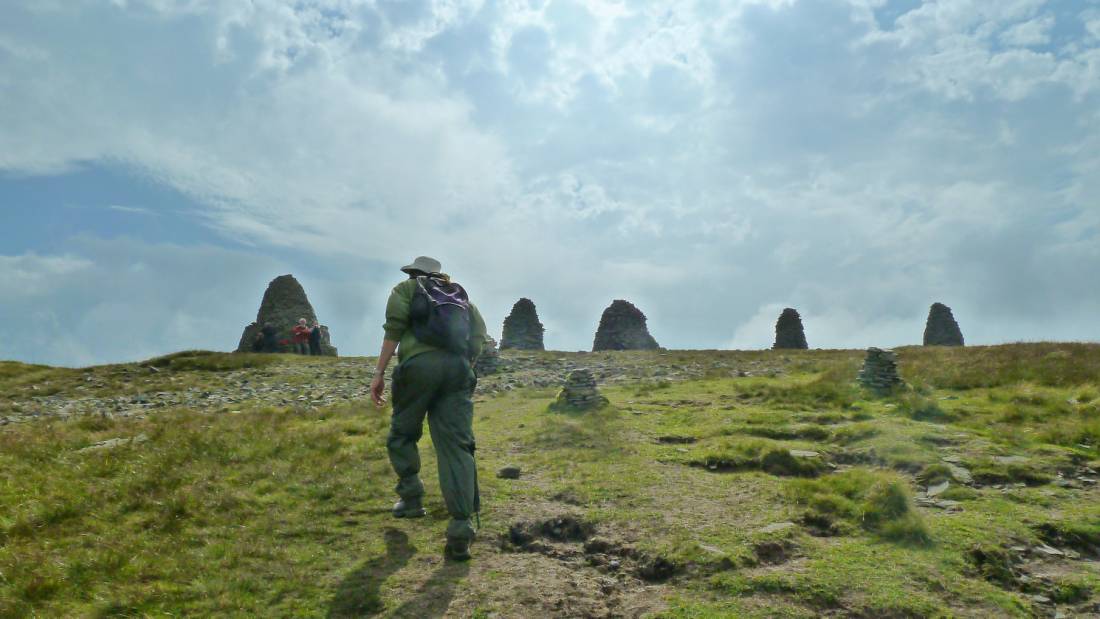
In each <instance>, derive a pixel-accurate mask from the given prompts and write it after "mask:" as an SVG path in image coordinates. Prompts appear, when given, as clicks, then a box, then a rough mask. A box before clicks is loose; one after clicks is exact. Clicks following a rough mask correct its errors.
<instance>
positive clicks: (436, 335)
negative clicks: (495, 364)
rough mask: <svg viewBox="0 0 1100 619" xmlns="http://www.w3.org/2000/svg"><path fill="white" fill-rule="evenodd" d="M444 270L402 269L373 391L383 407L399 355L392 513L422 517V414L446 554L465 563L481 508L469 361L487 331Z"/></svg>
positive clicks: (426, 261) (420, 263) (434, 264)
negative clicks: (442, 511)
mask: <svg viewBox="0 0 1100 619" xmlns="http://www.w3.org/2000/svg"><path fill="white" fill-rule="evenodd" d="M442 268H443V267H442V265H440V263H439V261H437V260H434V259H432V258H428V257H426V256H421V257H419V258H417V259H416V260H415V261H414V262H413V263H412V264H410V265H408V266H405V267H402V268H401V270H402V271H404V272H405V273H406V274H408V276H409V279H407V280H405V281H403V282H401V283H400V284H398V285H397V286H395V287H394V288H393V292H391V293H390V298H389V301H388V302H387V303H386V324H385V326H384V328H385V332H386V334H385V338H384V339H383V340H382V352H381V354H379V356H378V367H377V368H376V369H375V372H374V379H373V380H372V381H371V386H370V390H371V397H372V398H373V399H374V403H375V404H376V405H378V406H382V405H383V404H384V403H385V401H386V400H385V397H384V396H383V393H384V391H385V382H384V381H385V379H384V376H383V375H384V373H385V371H386V366H387V365H389V362H390V359H391V358H392V357H393V355H394V352H395V351H396V353H397V358H398V361H399V364H398V366H397V367H396V368H394V371H393V379H392V380H393V387H392V391H393V417H392V418H391V419H390V433H389V437H388V438H387V440H386V448H387V450H388V451H389V456H390V463H391V464H392V465H393V470H394V472H396V473H397V478H398V481H397V494H398V496H399V497H400V499H401V500H400V501H398V502H397V504H396V505H394V507H393V515H394V516H395V517H397V518H419V517H421V516H423V515H424V514H425V512H424V506H423V495H424V485H423V484H422V483H421V482H420V452H419V451H418V449H417V446H416V444H417V442H418V441H419V440H420V437H421V435H422V434H423V432H424V417H425V415H426V416H427V417H428V429H429V431H430V432H431V435H432V443H433V444H434V445H435V452H436V459H437V460H438V463H439V486H440V490H442V492H443V500H444V502H445V503H446V505H447V511H448V512H449V513H450V515H451V522H450V524H449V525H448V526H447V544H446V546H444V549H443V553H444V555H445V556H446V557H448V558H450V559H455V560H459V561H464V560H466V559H469V558H470V542H472V541H473V539H474V533H475V530H474V527H473V525H472V524H471V523H470V518H471V517H472V516H473V515H474V514H475V513H477V512H478V510H479V507H480V505H479V501H480V499H479V496H478V487H477V468H476V464H475V462H474V432H473V419H474V404H473V401H472V400H471V399H470V398H471V396H472V395H473V391H474V387H475V386H476V385H477V378H476V377H475V376H474V372H473V369H472V363H473V360H474V359H476V358H477V356H478V355H479V354H480V353H481V349H482V347H483V346H484V342H485V337H486V330H485V321H484V320H482V318H481V313H480V312H478V310H477V307H476V306H474V304H473V303H470V302H469V299H468V298H467V296H466V291H465V290H463V288H462V286H459V285H458V284H456V283H454V282H452V281H450V278H449V277H448V276H446V275H444V274H442V273H441V271H442Z"/></svg>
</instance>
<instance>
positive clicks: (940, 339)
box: [924, 303, 963, 346]
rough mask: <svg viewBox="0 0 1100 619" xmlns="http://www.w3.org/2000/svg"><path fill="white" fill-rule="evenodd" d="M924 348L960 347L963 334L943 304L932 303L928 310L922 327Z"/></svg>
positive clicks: (949, 309) (948, 309)
mask: <svg viewBox="0 0 1100 619" xmlns="http://www.w3.org/2000/svg"><path fill="white" fill-rule="evenodd" d="M924 345H925V346H962V345H963V334H962V331H961V330H960V329H959V323H958V322H956V321H955V316H954V315H953V314H952V313H951V308H950V307H947V306H946V305H944V304H943V303H933V304H932V308H931V309H929V310H928V322H927V323H926V324H925V326H924Z"/></svg>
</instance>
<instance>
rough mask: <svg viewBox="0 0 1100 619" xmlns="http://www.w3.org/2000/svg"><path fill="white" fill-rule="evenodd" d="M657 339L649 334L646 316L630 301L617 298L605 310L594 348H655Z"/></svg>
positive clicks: (593, 344) (594, 349)
mask: <svg viewBox="0 0 1100 619" xmlns="http://www.w3.org/2000/svg"><path fill="white" fill-rule="evenodd" d="M657 348H659V346H658V345H657V340H655V339H653V336H652V335H650V334H649V329H648V328H647V327H646V317H645V314H643V313H642V311H641V310H639V309H638V308H637V307H634V305H633V304H632V303H630V302H628V301H624V300H622V299H616V300H615V301H614V302H612V303H611V305H610V306H608V308H607V309H605V310H604V311H603V315H602V316H601V317H600V326H599V328H598V329H597V330H596V338H595V340H594V341H593V342H592V350H593V352H595V351H600V350H655V349H657Z"/></svg>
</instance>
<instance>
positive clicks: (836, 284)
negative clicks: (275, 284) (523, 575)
mask: <svg viewBox="0 0 1100 619" xmlns="http://www.w3.org/2000/svg"><path fill="white" fill-rule="evenodd" d="M1098 200H1100V0H997V1H993V0H925V1H924V2H921V1H919V0H661V1H658V0H653V1H643V0H587V1H581V0H499V1H493V0H287V1H280V0H255V1H253V2H247V3H245V2H213V1H209V2H208V1H204V0H114V1H108V0H24V1H22V2H20V1H18V0H16V1H13V2H4V3H3V7H2V8H0V214H2V216H3V217H2V221H3V224H4V225H3V233H2V234H0V290H2V293H0V321H3V323H4V324H5V325H6V327H5V328H4V330H3V336H2V337H0V358H10V359H19V360H25V361H35V362H47V363H54V364H63V365H85V364H91V363H100V362H108V361H121V360H135V359H141V358H147V357H150V356H154V355H158V354H163V353H166V352H170V351H174V350H179V349H184V348H209V349H215V350H227V349H231V348H233V347H234V346H235V345H236V342H237V339H238V338H239V336H240V332H241V329H242V327H243V326H244V325H245V324H247V323H248V322H249V321H251V320H253V319H254V317H255V312H256V309H257V308H258V305H259V301H260V297H261V295H262V293H263V290H264V288H265V286H266V284H267V282H268V281H269V280H270V279H272V278H273V277H275V276H277V275H280V274H283V273H294V274H295V275H296V276H298V278H299V280H300V281H301V282H302V283H303V285H304V286H305V287H306V290H307V292H308V293H309V295H310V297H311V300H312V301H313V304H314V306H315V308H316V309H317V312H318V314H319V316H320V317H321V319H322V321H323V322H325V323H327V324H329V325H330V326H331V330H332V334H333V339H334V343H335V344H337V345H338V346H339V347H340V349H341V352H342V353H345V354H357V355H362V354H374V352H375V351H376V349H377V347H378V344H379V340H380V336H381V329H380V324H381V322H382V305H383V303H384V301H385V298H386V295H387V294H388V292H389V289H390V288H391V287H392V285H393V284H394V283H396V282H397V281H398V280H399V279H400V277H401V274H400V273H399V272H398V271H397V268H398V267H399V266H400V265H402V264H404V263H406V262H408V261H409V260H411V258H412V257H414V256H416V255H418V254H428V255H433V256H435V257H437V258H439V259H440V260H442V261H443V263H444V266H445V269H446V270H447V271H449V272H450V273H451V274H452V275H453V276H454V277H455V278H456V279H457V280H458V281H460V282H461V283H463V284H464V285H465V286H466V287H467V289H468V290H469V291H470V293H471V296H472V297H473V298H474V300H475V301H476V302H477V303H478V304H479V306H480V307H481V308H482V310H483V313H484V314H485V316H486V318H487V320H488V321H489V322H490V323H491V324H490V326H491V330H492V331H495V332H496V333H497V334H498V335H499V329H500V323H501V321H502V320H503V318H504V316H505V314H506V313H507V311H508V310H509V308H510V307H511V305H512V303H513V302H514V301H515V300H516V299H517V298H519V297H521V296H527V297H530V298H532V299H533V300H534V301H535V303H536V305H537V306H538V310H539V313H540V316H541V318H542V320H543V322H544V323H545V324H546V327H547V333H546V343H547V345H548V346H550V347H553V348H558V349H564V350H578V349H586V348H588V347H590V346H591V342H592V335H593V331H594V330H595V325H596V323H597V321H598V319H599V315H600V312H601V311H602V310H603V308H604V307H606V306H607V305H608V304H609V303H610V301H611V300H612V299H616V298H626V299H629V300H631V301H633V302H635V303H636V304H637V305H638V306H639V307H640V308H641V309H642V310H643V311H645V312H646V314H647V315H648V317H649V324H650V330H651V331H652V333H653V335H654V336H655V337H656V338H657V340H658V341H659V342H660V343H661V344H662V345H664V346H667V347H670V348H762V347H767V346H768V345H770V343H771V339H772V337H773V328H774V321H775V318H776V317H777V316H778V314H779V311H780V310H781V309H782V308H783V307H785V306H792V307H796V308H798V309H799V310H800V311H801V313H802V315H803V319H804V322H805V324H806V331H807V337H808V339H809V341H810V345H811V346H813V347H823V348H825V347H829V348H832V347H864V346H868V345H880V346H881V345H900V344H906V343H914V342H919V340H920V337H921V332H922V329H923V323H924V318H925V316H926V314H927V311H928V306H929V304H931V303H932V302H933V301H943V302H944V303H947V304H948V305H950V306H951V307H952V308H953V309H954V310H955V315H956V317H957V318H958V319H959V321H960V323H961V326H962V329H963V332H964V334H965V335H966V337H967V340H968V342H970V343H997V342H1005V341H1017V340H1038V339H1060V340H1091V341H1096V340H1100V278H1098V275H1097V273H1098V272H1100V203H1098Z"/></svg>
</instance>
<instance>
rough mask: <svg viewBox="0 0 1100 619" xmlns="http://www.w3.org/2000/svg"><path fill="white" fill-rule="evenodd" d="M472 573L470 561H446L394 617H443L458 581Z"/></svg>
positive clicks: (398, 609)
mask: <svg viewBox="0 0 1100 619" xmlns="http://www.w3.org/2000/svg"><path fill="white" fill-rule="evenodd" d="M469 573H470V564H469V562H462V563H455V562H452V561H444V562H443V565H441V566H439V569H437V570H436V571H435V573H434V574H432V576H431V578H429V579H428V580H427V581H425V582H424V584H422V585H420V588H419V589H417V591H416V595H414V596H413V597H412V598H410V599H408V600H406V601H405V603H404V604H402V605H401V606H399V607H398V608H397V609H395V610H394V611H393V614H392V615H391V616H392V617H442V616H443V613H445V612H447V609H448V608H450V606H451V600H453V599H454V597H455V589H457V588H458V583H459V582H460V581H461V580H462V579H463V578H465V577H466V575H467V574H469Z"/></svg>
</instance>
